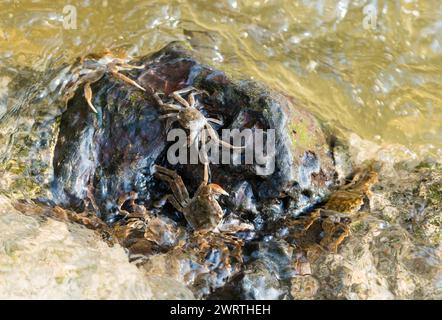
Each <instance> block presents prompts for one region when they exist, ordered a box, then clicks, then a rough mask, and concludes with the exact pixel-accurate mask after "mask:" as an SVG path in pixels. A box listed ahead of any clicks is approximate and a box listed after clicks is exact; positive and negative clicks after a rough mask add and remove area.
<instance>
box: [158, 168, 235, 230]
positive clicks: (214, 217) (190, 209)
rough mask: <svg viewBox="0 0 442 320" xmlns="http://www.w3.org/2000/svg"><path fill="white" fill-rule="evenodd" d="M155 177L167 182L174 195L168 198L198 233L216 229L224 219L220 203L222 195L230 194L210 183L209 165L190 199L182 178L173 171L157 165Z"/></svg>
mask: <svg viewBox="0 0 442 320" xmlns="http://www.w3.org/2000/svg"><path fill="white" fill-rule="evenodd" d="M154 168H155V175H156V176H157V177H158V178H159V179H161V180H163V181H165V182H167V183H168V184H169V186H170V188H171V189H172V192H173V194H172V195H169V196H168V200H169V201H170V203H171V204H172V205H173V206H174V207H175V209H177V210H178V211H180V212H182V213H183V214H184V217H185V218H186V220H187V222H188V223H189V225H190V227H191V228H192V229H194V230H197V231H210V230H213V229H215V228H216V227H217V226H218V224H219V223H220V221H221V219H222V217H223V209H222V208H221V206H220V205H219V203H218V200H217V199H218V197H219V196H220V195H228V193H227V192H226V191H225V190H224V189H223V188H221V187H220V186H219V185H217V184H215V183H208V180H209V174H208V164H205V166H204V179H203V182H202V183H201V185H200V186H199V188H198V190H197V191H196V192H195V195H194V196H193V198H190V197H189V193H188V192H187V188H186V186H185V185H184V183H183V180H182V179H181V177H180V176H179V175H178V174H177V173H176V172H175V171H173V170H169V169H166V168H164V167H161V166H158V165H156V166H155V167H154Z"/></svg>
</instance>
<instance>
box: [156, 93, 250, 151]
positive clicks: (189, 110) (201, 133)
mask: <svg viewBox="0 0 442 320" xmlns="http://www.w3.org/2000/svg"><path fill="white" fill-rule="evenodd" d="M186 93H188V100H186V99H184V98H183V97H182V96H181V95H182V94H186ZM198 94H208V93H207V92H206V91H204V90H198V89H196V88H194V87H187V88H184V89H181V90H177V91H175V92H172V93H171V94H170V95H169V101H168V102H163V100H162V99H161V98H160V95H159V94H158V93H154V95H153V96H154V98H155V100H156V101H157V103H158V104H159V105H160V107H162V108H163V109H164V110H165V111H172V112H171V113H166V114H164V115H162V116H160V118H162V119H164V118H169V121H168V123H167V126H166V127H167V129H169V128H170V126H171V125H172V123H173V122H175V121H178V122H179V123H180V125H181V126H182V127H183V128H184V129H187V130H189V131H190V134H189V143H188V145H189V146H191V145H193V144H194V143H195V142H200V141H201V144H202V145H204V144H205V141H206V138H207V135H208V136H209V137H210V138H211V139H212V140H213V141H214V142H215V143H217V144H221V145H224V146H226V147H228V148H231V149H243V148H244V147H240V146H233V145H231V144H229V143H227V142H225V141H223V140H221V139H220V138H219V137H218V134H217V132H216V131H215V129H213V127H212V125H211V124H210V123H215V124H218V125H223V122H222V121H221V120H218V119H214V118H206V117H205V116H204V115H203V114H202V113H201V111H200V110H198V107H199V106H200V105H199V103H198V101H197V100H196V99H195V96H196V95H198ZM175 100H176V101H178V102H179V103H180V105H179V104H175V103H174V101H175Z"/></svg>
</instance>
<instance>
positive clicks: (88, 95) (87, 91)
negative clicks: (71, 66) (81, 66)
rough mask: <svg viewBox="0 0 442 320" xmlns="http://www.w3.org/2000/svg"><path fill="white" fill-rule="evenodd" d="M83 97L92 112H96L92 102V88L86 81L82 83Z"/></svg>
mask: <svg viewBox="0 0 442 320" xmlns="http://www.w3.org/2000/svg"><path fill="white" fill-rule="evenodd" d="M83 90H84V98H85V99H86V102H87V104H88V105H89V107H90V108H91V109H92V111H93V112H95V113H98V112H97V109H95V107H94V105H93V104H92V89H91V84H90V82H86V83H85V84H84V88H83Z"/></svg>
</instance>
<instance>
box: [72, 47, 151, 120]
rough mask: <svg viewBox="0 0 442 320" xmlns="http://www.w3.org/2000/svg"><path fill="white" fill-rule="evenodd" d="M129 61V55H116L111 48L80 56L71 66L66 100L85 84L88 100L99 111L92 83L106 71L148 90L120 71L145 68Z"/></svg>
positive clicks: (84, 89)
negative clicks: (94, 102) (93, 97)
mask: <svg viewBox="0 0 442 320" xmlns="http://www.w3.org/2000/svg"><path fill="white" fill-rule="evenodd" d="M128 61H129V58H128V57H126V56H124V55H114V54H112V53H111V52H110V51H109V50H106V51H104V52H103V53H99V54H94V53H92V54H88V55H85V56H83V57H80V58H78V60H77V62H76V63H75V64H74V65H73V66H72V68H71V73H72V78H71V79H70V81H69V83H68V85H67V89H66V90H67V91H66V93H65V100H66V101H69V100H70V99H71V98H72V97H73V96H74V93H75V91H76V90H77V89H78V87H79V86H81V85H83V92H84V97H85V99H86V102H87V104H88V105H89V107H90V108H91V109H92V111H93V112H95V113H97V109H96V108H95V107H94V105H93V104H92V89H91V84H92V83H95V82H97V81H98V80H100V79H101V78H102V77H103V76H104V75H105V74H106V73H109V74H111V75H112V76H113V77H115V78H117V79H119V80H121V81H124V82H126V83H128V84H130V85H132V86H135V87H137V88H138V89H140V90H142V91H146V89H145V88H143V87H142V86H140V85H139V84H138V83H137V82H136V81H134V80H132V79H130V78H129V77H127V76H125V75H124V74H122V73H120V71H123V70H132V69H143V68H144V66H134V65H130V64H128V63H127V62H128Z"/></svg>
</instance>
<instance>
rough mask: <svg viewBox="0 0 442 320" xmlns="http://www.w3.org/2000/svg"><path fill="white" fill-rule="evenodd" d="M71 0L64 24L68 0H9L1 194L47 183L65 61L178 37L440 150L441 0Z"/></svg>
mask: <svg viewBox="0 0 442 320" xmlns="http://www.w3.org/2000/svg"><path fill="white" fill-rule="evenodd" d="M71 3H73V4H74V9H75V10H76V13H77V19H76V28H75V29H66V28H65V26H64V23H63V21H64V17H65V15H64V13H63V10H64V8H65V6H66V4H67V2H66V1H59V0H56V1H0V175H1V181H0V193H1V194H3V195H5V196H7V197H8V198H10V199H17V198H34V197H38V196H45V195H46V194H47V192H48V190H49V188H48V186H49V183H50V180H51V167H50V163H51V155H52V147H53V143H52V142H53V139H54V132H55V131H54V130H56V125H57V115H59V114H60V112H61V110H62V105H61V104H60V103H59V102H57V99H58V98H59V92H58V91H57V90H56V87H57V83H56V81H57V79H59V78H58V76H59V75H60V72H61V70H62V66H63V64H65V63H72V62H73V61H74V59H75V58H76V57H78V56H80V55H83V54H85V53H89V52H95V51H100V50H101V49H103V48H111V49H116V48H123V49H125V50H126V51H127V52H128V53H129V54H131V55H133V56H137V55H144V54H148V53H150V52H153V51H156V50H158V49H160V48H161V47H163V46H164V45H165V44H167V43H169V42H170V41H174V40H179V41H183V42H185V43H187V44H188V45H190V46H192V47H193V48H194V49H195V50H196V51H197V52H198V53H199V54H200V55H201V56H202V58H203V59H204V60H205V61H206V62H207V63H209V64H211V65H213V66H214V67H217V68H220V69H223V70H225V71H226V72H228V73H229V74H231V75H233V76H237V77H241V78H253V79H256V80H259V81H262V82H264V83H266V84H267V85H269V86H271V87H273V88H276V89H279V90H282V91H284V92H286V93H289V94H290V95H292V96H294V97H296V98H297V101H298V103H299V104H300V105H304V106H306V108H307V109H308V110H310V111H311V112H312V113H314V114H315V115H316V116H317V117H319V118H320V119H321V120H322V121H323V122H324V123H326V124H328V125H329V126H330V127H331V128H333V129H334V130H336V131H338V133H339V134H342V135H343V136H346V137H349V136H351V134H356V135H357V136H358V137H360V138H362V139H364V141H373V142H375V143H376V144H379V145H390V144H396V145H399V146H403V147H404V149H405V148H406V150H407V152H406V154H405V157H409V158H416V159H426V158H429V157H431V158H437V159H440V158H442V96H441V94H440V92H442V3H441V2H440V1H439V0H414V1H413V0H402V1H400V0H396V1H391V0H378V1H376V0H372V1H365V0H360V1H350V0H315V1H313V0H312V1H308V0H298V1H293V0H285V1H284V0H274V1H272V0H268V1H267V0H264V1H236V0H228V1H110V0H104V1H87V0H85V1H72V2H71ZM369 9H376V10H375V11H377V12H375V13H374V14H372V15H370V12H374V11H373V10H371V11H370V10H369ZM54 79H55V80H54ZM401 150H402V149H401ZM408 150H409V151H408Z"/></svg>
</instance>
